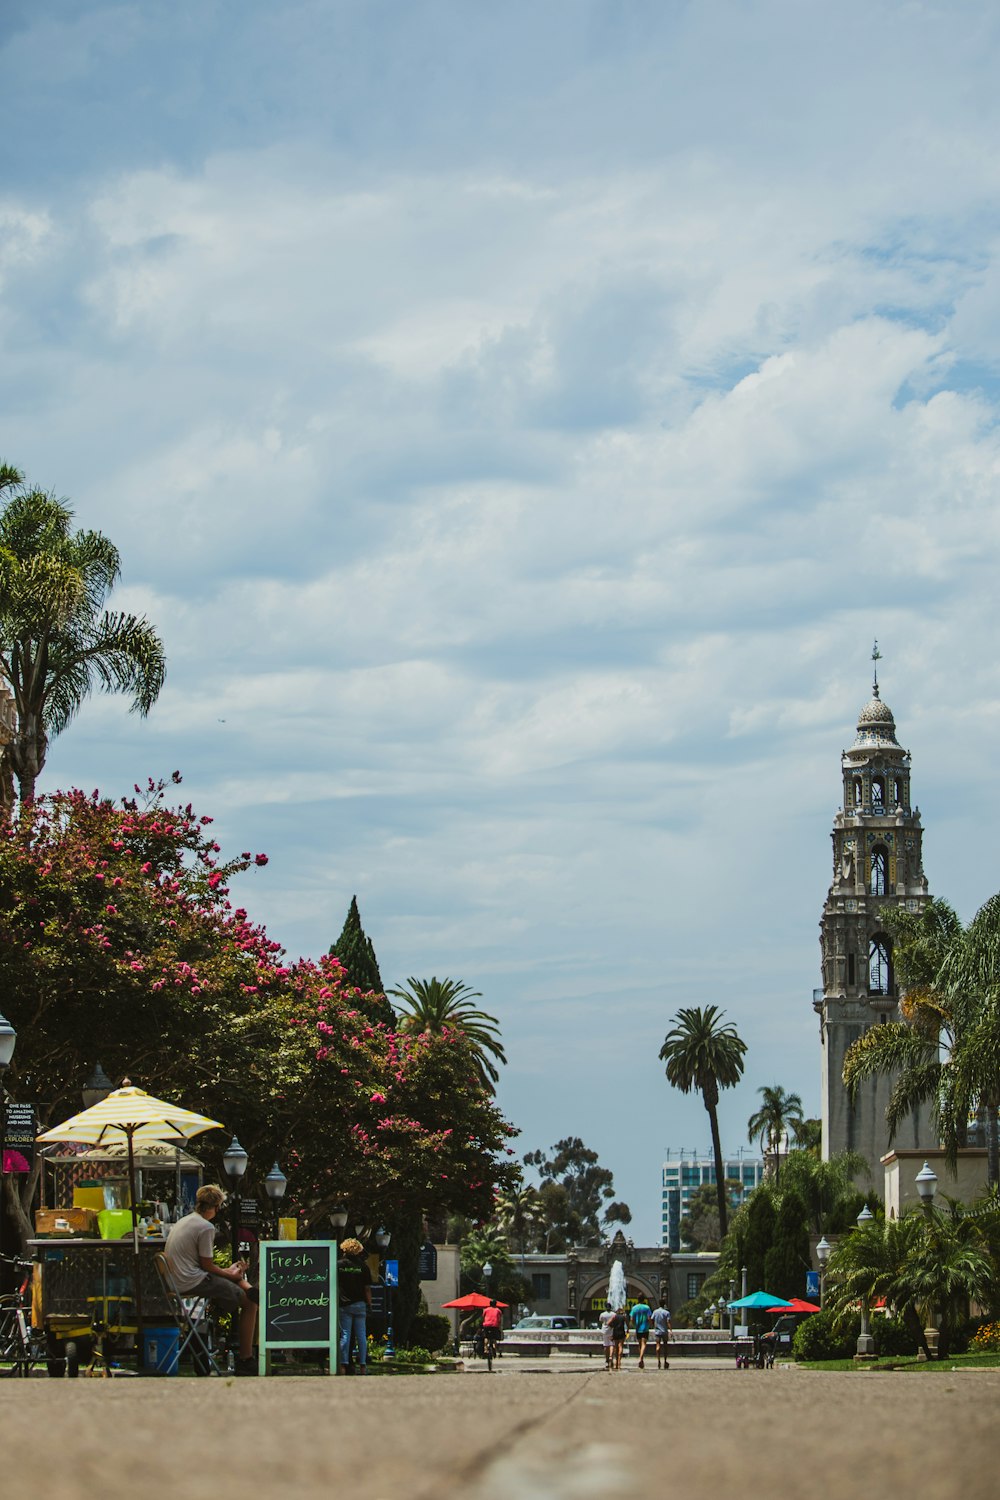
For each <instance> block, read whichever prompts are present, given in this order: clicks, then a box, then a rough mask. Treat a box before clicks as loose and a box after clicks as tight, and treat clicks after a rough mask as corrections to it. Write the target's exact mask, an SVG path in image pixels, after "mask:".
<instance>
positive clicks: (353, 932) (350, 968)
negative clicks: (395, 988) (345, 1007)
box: [330, 896, 396, 1026]
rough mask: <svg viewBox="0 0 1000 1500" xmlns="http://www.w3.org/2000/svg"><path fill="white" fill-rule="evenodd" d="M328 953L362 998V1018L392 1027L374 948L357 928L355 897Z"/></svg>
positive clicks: (361, 930)
mask: <svg viewBox="0 0 1000 1500" xmlns="http://www.w3.org/2000/svg"><path fill="white" fill-rule="evenodd" d="M330 952H331V953H332V954H335V955H336V957H337V958H339V959H340V962H341V963H342V965H343V966H344V968H345V969H346V971H347V976H348V978H349V979H350V981H351V984H353V985H354V987H355V988H356V989H358V990H360V991H361V994H362V996H363V997H364V998H363V1000H362V1001H361V1004H363V1006H364V1009H365V1012H366V1014H367V1015H369V1016H370V1017H371V1018H372V1020H375V1021H384V1022H385V1023H386V1025H387V1026H391V1025H393V1024H394V1022H395V1019H396V1016H395V1012H394V1011H393V1008H392V1006H391V1005H390V1004H389V1002H388V1000H387V999H386V998H385V986H384V985H383V983H382V976H381V974H380V973H379V968H378V959H377V958H376V957H375V948H374V945H373V943H372V940H371V938H370V937H368V935H367V934H366V932H365V930H364V928H363V927H362V925H361V913H360V911H359V910H358V898H357V896H352V897H351V905H350V907H349V909H348V912H347V917H346V920H345V922H344V929H343V931H342V932H341V934H340V937H339V938H338V939H337V941H336V942H335V943H334V945H333V947H332V948H331V949H330Z"/></svg>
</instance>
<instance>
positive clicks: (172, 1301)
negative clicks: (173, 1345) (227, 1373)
mask: <svg viewBox="0 0 1000 1500" xmlns="http://www.w3.org/2000/svg"><path fill="white" fill-rule="evenodd" d="M153 1263H154V1265H155V1266H156V1271H157V1275H158V1276H159V1278H160V1285H161V1286H162V1288H163V1295H164V1297H166V1299H167V1305H168V1306H169V1308H170V1311H171V1314H172V1316H173V1317H174V1319H175V1320H176V1322H177V1326H178V1328H179V1329H180V1334H181V1337H180V1343H179V1345H178V1349H177V1357H178V1359H180V1357H181V1356H182V1355H183V1354H184V1352H185V1350H187V1349H190V1351H191V1357H192V1359H193V1361H194V1368H195V1373H196V1374H198V1375H221V1374H222V1371H221V1370H220V1369H219V1366H218V1364H217V1363H216V1360H215V1355H214V1353H213V1352H212V1323H211V1318H210V1315H209V1310H208V1298H207V1297H185V1296H184V1295H183V1293H181V1292H176V1291H175V1290H174V1288H173V1285H172V1283H171V1280H170V1262H169V1261H168V1260H167V1257H166V1256H165V1255H164V1254H163V1252H162V1250H159V1251H157V1253H156V1254H155V1255H154V1256H153Z"/></svg>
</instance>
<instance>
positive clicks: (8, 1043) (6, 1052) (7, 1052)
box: [0, 1015, 17, 1255]
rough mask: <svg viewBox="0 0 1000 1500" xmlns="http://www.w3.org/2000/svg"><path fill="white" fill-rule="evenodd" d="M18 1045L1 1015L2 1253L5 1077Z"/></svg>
mask: <svg viewBox="0 0 1000 1500" xmlns="http://www.w3.org/2000/svg"><path fill="white" fill-rule="evenodd" d="M16 1045H17V1032H16V1031H15V1030H14V1028H13V1026H12V1025H11V1024H10V1022H9V1021H8V1020H7V1017H6V1016H4V1015H0V1255H2V1254H3V1221H4V1214H5V1213H6V1212H7V1199H6V1196H5V1193H6V1175H7V1174H6V1173H5V1172H4V1169H3V1167H4V1159H5V1157H6V1155H7V1091H6V1089H5V1088H4V1079H5V1078H6V1076H7V1069H8V1068H9V1067H10V1063H11V1058H12V1057H13V1056H14V1048H15V1046H16Z"/></svg>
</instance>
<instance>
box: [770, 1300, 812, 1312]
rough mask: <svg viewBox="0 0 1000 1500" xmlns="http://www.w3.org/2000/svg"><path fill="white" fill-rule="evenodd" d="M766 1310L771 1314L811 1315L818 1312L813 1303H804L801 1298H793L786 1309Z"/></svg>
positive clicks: (774, 1308)
mask: <svg viewBox="0 0 1000 1500" xmlns="http://www.w3.org/2000/svg"><path fill="white" fill-rule="evenodd" d="M767 1310H768V1312H772V1313H813V1312H819V1311H820V1308H818V1307H817V1306H816V1304H815V1302H804V1301H803V1299H802V1298H801V1297H793V1298H792V1299H791V1301H790V1302H789V1303H788V1305H787V1307H769V1308H768V1309H767Z"/></svg>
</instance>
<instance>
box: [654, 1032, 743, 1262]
mask: <svg viewBox="0 0 1000 1500" xmlns="http://www.w3.org/2000/svg"><path fill="white" fill-rule="evenodd" d="M674 1023H675V1024H674V1027H673V1030H671V1031H668V1032H667V1035H666V1037H665V1039H664V1042H663V1046H662V1047H661V1048H660V1061H661V1062H664V1063H666V1065H667V1068H666V1072H667V1081H668V1082H669V1083H670V1084H672V1085H673V1087H674V1088H675V1089H680V1091H681V1093H682V1094H690V1093H692V1092H693V1091H694V1090H697V1091H698V1092H699V1093H700V1094H701V1097H702V1100H703V1101H704V1105H705V1108H706V1109H707V1110H708V1118H709V1122H710V1124H711V1127H712V1150H713V1152H714V1153H715V1184H716V1189H717V1192H718V1197H719V1226H720V1228H721V1231H722V1237H723V1239H724V1238H725V1236H726V1230H727V1228H728V1214H727V1208H728V1205H727V1203H726V1182H725V1172H724V1170H723V1166H722V1143H721V1141H720V1140H719V1115H718V1104H719V1090H720V1089H728V1088H733V1087H734V1085H735V1084H737V1083H739V1081H740V1079H741V1078H742V1076H743V1058H744V1055H745V1053H746V1050H747V1048H746V1043H745V1042H744V1041H742V1040H741V1038H740V1037H739V1036H738V1034H737V1031H736V1027H735V1026H734V1025H733V1023H732V1022H731V1021H727V1022H726V1023H725V1025H723V1024H722V1012H721V1011H720V1010H719V1008H718V1006H715V1005H706V1006H705V1007H704V1008H702V1007H701V1006H694V1007H687V1006H685V1007H682V1008H681V1009H680V1010H679V1011H678V1012H677V1014H676V1016H675V1017H674Z"/></svg>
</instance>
